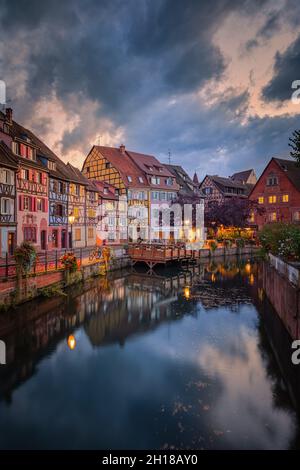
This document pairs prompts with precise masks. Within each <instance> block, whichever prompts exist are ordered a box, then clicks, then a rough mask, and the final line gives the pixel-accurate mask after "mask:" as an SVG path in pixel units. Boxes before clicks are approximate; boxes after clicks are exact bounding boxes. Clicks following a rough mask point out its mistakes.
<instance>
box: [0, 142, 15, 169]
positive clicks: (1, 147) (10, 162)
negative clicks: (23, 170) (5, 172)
mask: <svg viewBox="0 0 300 470" xmlns="http://www.w3.org/2000/svg"><path fill="white" fill-rule="evenodd" d="M0 164H2V165H4V166H8V167H10V168H15V169H17V168H18V160H17V158H16V157H15V155H14V154H13V153H12V151H11V150H10V148H9V147H8V146H7V145H6V144H5V142H3V141H2V140H1V141H0Z"/></svg>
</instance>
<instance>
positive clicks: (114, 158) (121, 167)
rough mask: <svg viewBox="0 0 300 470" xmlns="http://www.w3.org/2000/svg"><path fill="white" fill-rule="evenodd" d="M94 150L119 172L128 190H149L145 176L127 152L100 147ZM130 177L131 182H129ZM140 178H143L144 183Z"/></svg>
mask: <svg viewBox="0 0 300 470" xmlns="http://www.w3.org/2000/svg"><path fill="white" fill-rule="evenodd" d="M94 148H95V149H96V150H98V151H99V153H100V154H101V155H102V156H103V157H104V158H106V160H107V161H109V162H110V163H111V164H112V166H113V167H115V168H116V169H117V170H118V172H119V173H120V176H121V178H122V180H123V182H124V184H125V186H126V187H127V188H147V186H148V182H147V181H146V178H145V174H144V173H143V172H142V171H140V169H139V168H138V167H137V166H136V165H135V164H134V162H133V161H132V159H131V158H130V157H129V156H128V154H127V152H124V153H122V152H121V150H120V149H119V148H114V147H104V146H99V145H98V146H95V147H94ZM128 176H129V177H130V178H131V181H129V180H128ZM139 178H142V180H143V182H141V181H140V179H139Z"/></svg>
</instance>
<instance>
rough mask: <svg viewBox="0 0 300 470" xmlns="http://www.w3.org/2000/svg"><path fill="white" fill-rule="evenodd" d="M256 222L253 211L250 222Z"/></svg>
mask: <svg viewBox="0 0 300 470" xmlns="http://www.w3.org/2000/svg"><path fill="white" fill-rule="evenodd" d="M254 221H255V218H254V212H253V211H251V213H250V217H249V222H254Z"/></svg>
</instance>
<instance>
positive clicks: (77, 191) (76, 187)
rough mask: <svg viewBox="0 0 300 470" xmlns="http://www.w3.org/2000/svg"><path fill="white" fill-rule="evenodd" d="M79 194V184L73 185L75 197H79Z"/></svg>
mask: <svg viewBox="0 0 300 470" xmlns="http://www.w3.org/2000/svg"><path fill="white" fill-rule="evenodd" d="M79 193H80V188H79V184H75V194H76V196H79Z"/></svg>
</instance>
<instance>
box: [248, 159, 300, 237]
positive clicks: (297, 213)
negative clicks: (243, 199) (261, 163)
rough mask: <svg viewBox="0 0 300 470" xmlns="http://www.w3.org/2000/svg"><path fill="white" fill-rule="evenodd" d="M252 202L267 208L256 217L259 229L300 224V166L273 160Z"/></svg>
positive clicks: (263, 174) (255, 188)
mask: <svg viewBox="0 0 300 470" xmlns="http://www.w3.org/2000/svg"><path fill="white" fill-rule="evenodd" d="M249 199H251V200H252V201H256V202H258V204H259V205H260V206H261V207H263V208H264V209H265V211H264V212H263V213H262V214H258V213H254V214H253V218H252V220H251V222H253V223H254V224H255V225H256V226H257V227H258V228H261V227H262V226H263V225H265V224H266V223H270V222H297V221H300V167H298V166H297V164H296V162H295V161H293V160H282V159H281V158H272V159H271V160H270V162H269V163H268V165H267V166H266V168H265V170H264V171H263V173H262V175H261V176H260V178H259V179H258V181H257V183H256V185H255V186H254V188H253V189H252V191H251V193H250V194H249Z"/></svg>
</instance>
